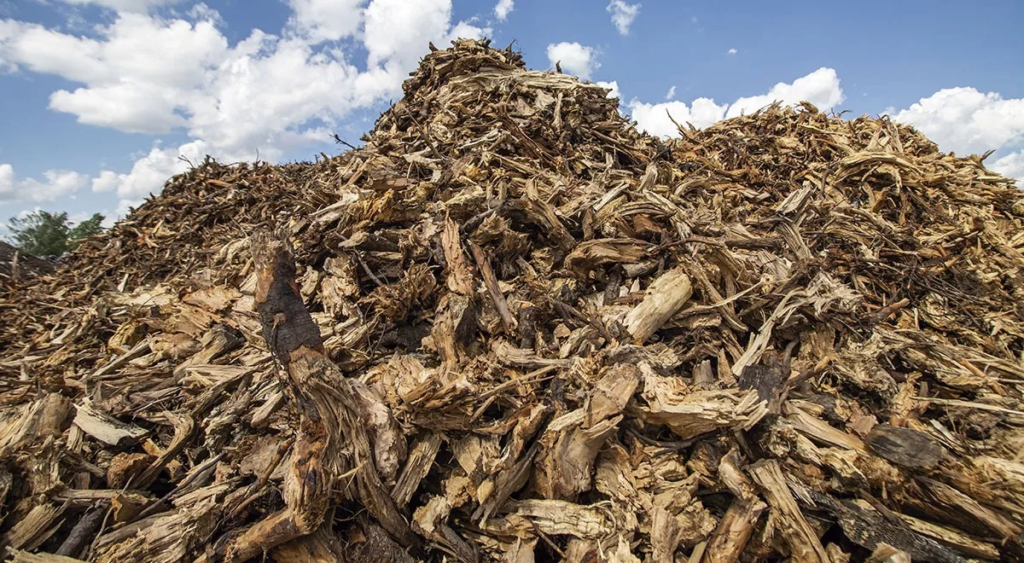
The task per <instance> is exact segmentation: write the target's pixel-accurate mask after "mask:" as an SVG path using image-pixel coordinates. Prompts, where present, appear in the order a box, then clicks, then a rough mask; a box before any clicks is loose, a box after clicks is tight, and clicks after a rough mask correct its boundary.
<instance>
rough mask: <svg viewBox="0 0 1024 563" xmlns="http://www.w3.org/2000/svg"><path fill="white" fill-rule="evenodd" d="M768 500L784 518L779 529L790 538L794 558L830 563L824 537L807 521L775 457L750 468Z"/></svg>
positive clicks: (785, 536) (748, 470) (784, 536)
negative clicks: (819, 537)
mask: <svg viewBox="0 0 1024 563" xmlns="http://www.w3.org/2000/svg"><path fill="white" fill-rule="evenodd" d="M747 472H748V473H750V476H751V477H752V478H753V479H754V481H755V482H757V484H758V486H760V488H761V492H762V493H764V495H765V497H766V498H767V499H768V506H769V507H770V508H771V509H772V511H773V512H774V513H775V517H777V518H779V519H780V522H779V524H778V529H779V530H780V531H781V533H782V537H783V538H784V539H785V540H786V543H787V544H788V545H789V548H790V550H791V551H792V553H793V557H794V559H796V560H798V561H815V562H819V563H829V562H830V559H829V557H828V553H826V551H825V547H824V546H823V545H821V540H819V539H818V536H817V535H816V534H815V533H814V530H812V529H811V526H810V525H809V524H808V523H807V520H806V519H805V518H804V515H803V513H802V512H800V507H799V506H798V505H797V503H796V500H795V499H794V498H793V494H792V493H791V492H790V490H789V487H788V486H787V485H786V478H785V477H783V475H782V469H781V468H780V467H779V463H778V462H777V461H775V460H773V459H771V460H768V459H766V460H762V461H759V462H757V463H755V464H753V465H751V466H750V467H748V468H747Z"/></svg>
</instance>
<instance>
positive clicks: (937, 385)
mask: <svg viewBox="0 0 1024 563" xmlns="http://www.w3.org/2000/svg"><path fill="white" fill-rule="evenodd" d="M404 89H405V97H404V98H403V99H402V100H401V101H399V102H398V103H396V104H395V105H394V106H393V107H392V108H391V109H389V110H388V111H387V112H385V113H384V114H383V115H382V116H381V117H380V119H379V120H378V121H377V124H376V126H375V128H374V130H373V131H372V132H371V133H369V134H368V136H367V137H366V145H365V146H364V147H363V148H359V149H355V150H352V151H349V152H346V153H344V154H342V155H339V156H337V157H334V158H325V159H323V160H319V161H317V162H316V163H303V164H288V165H281V166H271V165H267V164H249V165H237V166H224V165H221V164H218V163H216V162H213V161H207V162H205V163H202V164H201V165H199V166H197V167H196V168H194V169H193V170H191V171H189V172H188V173H186V174H183V175H180V176H176V177H174V178H172V179H171V180H170V181H169V182H168V184H167V187H166V188H165V190H164V192H163V193H162V194H161V195H160V196H157V197H154V198H152V199H151V200H149V201H147V202H146V203H144V204H143V205H142V206H141V207H140V208H139V209H137V210H135V211H134V212H133V213H132V214H131V215H130V216H129V217H128V218H127V219H126V220H124V221H122V222H120V223H119V224H118V225H116V226H115V227H114V228H113V229H112V230H111V231H109V232H107V233H104V234H102V235H100V236H98V237H96V238H94V239H92V240H90V241H88V242H86V243H85V244H83V245H82V246H81V247H80V248H79V249H78V250H77V251H76V252H75V253H73V254H72V256H71V257H70V260H69V261H68V262H67V263H66V264H64V265H62V266H61V268H60V269H59V270H58V271H57V272H56V273H54V274H52V275H49V276H42V277H39V278H37V279H36V280H35V281H34V282H33V284H32V285H19V284H17V283H16V282H11V284H10V287H8V288H7V291H8V293H7V294H5V297H4V298H3V299H4V301H3V304H2V305H3V307H2V308H0V317H2V320H3V325H2V326H3V328H2V330H0V343H2V346H3V349H4V352H3V354H2V357H0V373H2V378H0V393H2V395H0V405H2V406H0V502H2V504H3V508H4V510H3V511H2V513H3V514H4V517H3V520H2V523H0V544H2V545H3V547H4V548H9V549H10V550H11V551H10V552H11V553H14V554H15V557H17V558H21V559H20V560H22V561H30V560H32V559H30V558H29V557H30V555H29V554H30V553H34V552H43V553H60V554H62V555H67V556H72V557H79V558H84V559H88V560H94V561H157V560H160V561H177V560H182V561H185V560H189V561H191V560H196V559H201V560H207V561H218V560H232V559H234V560H244V559H247V558H257V559H258V558H260V557H262V556H263V554H264V553H266V555H267V556H268V557H269V558H270V559H272V560H278V561H287V560H297V559H299V560H301V559H305V560H315V561H377V560H384V559H386V560H428V561H440V560H442V559H445V558H447V560H459V561H477V560H479V561H523V562H526V561H533V560H542V561H543V560H561V559H566V560H571V561H619V562H632V561H642V560H647V561H670V560H673V558H675V557H686V558H689V559H690V560H693V561H737V560H740V559H743V560H752V559H770V558H784V557H791V558H793V559H794V560H800V561H815V560H817V561H845V560H847V559H848V558H852V559H853V560H863V559H866V558H868V557H869V556H871V554H872V553H875V555H876V556H877V557H879V558H885V557H892V556H896V557H898V556H900V554H899V553H898V552H903V553H905V554H907V555H909V556H910V557H912V558H913V559H914V560H932V561H960V560H964V559H966V558H974V559H988V560H998V559H1018V558H1021V557H1022V556H1024V552H1022V546H1021V532H1022V527H1024V464H1021V463H1020V462H1019V460H1018V458H1019V452H1020V450H1021V447H1024V431H1022V424H1024V405H1022V402H1024V401H1022V395H1021V388H1022V382H1024V308H1022V307H1024V305H1022V303H1024V281H1022V279H1024V277H1022V276H1021V270H1022V267H1024V255H1022V251H1024V234H1022V233H1024V228H1022V227H1024V196H1022V193H1021V192H1020V191H1018V190H1017V189H1016V188H1014V187H1013V185H1012V183H1011V181H1010V180H1008V179H1006V178H1002V177H1000V176H998V175H996V174H994V173H991V172H989V171H987V170H986V169H985V168H984V165H983V164H982V162H981V160H980V159H978V158H976V157H971V158H958V157H955V156H952V155H947V154H943V153H940V152H938V150H937V148H936V146H935V145H934V144H933V143H931V142H930V141H928V140H927V139H926V138H924V137H923V136H921V135H920V134H919V133H917V132H916V131H914V130H913V129H911V128H909V127H906V126H903V125H900V124H897V123H892V122H889V121H888V120H885V119H870V118H866V117H861V118H857V119H853V120H842V119H839V118H835V117H829V116H827V115H825V114H822V113H820V112H818V111H817V110H816V109H815V108H813V107H811V106H809V105H806V104H805V105H803V106H801V107H799V108H795V109H794V108H784V107H780V106H772V107H769V108H766V109H764V110H762V111H761V112H758V113H756V114H754V115H750V116H744V117H739V118H736V119H731V120H727V121H724V122H721V123H718V124H716V125H714V126H712V127H709V128H707V129H704V130H700V131H697V130H693V129H691V128H688V127H686V126H685V124H683V127H682V128H681V132H682V138H681V139H679V140H674V141H668V142H663V141H659V140H657V139H654V138H651V137H649V136H646V135H644V134H641V133H639V132H637V131H636V129H635V128H634V127H633V126H632V124H630V123H629V122H628V121H626V120H625V119H624V118H622V116H620V114H619V113H618V109H617V101H616V100H612V99H608V98H607V97H606V91H605V90H604V89H602V88H599V87H597V86H595V85H592V84H588V83H583V82H580V81H579V80H577V79H576V78H573V77H569V76H564V75H559V74H552V73H546V72H536V71H528V70H526V69H525V67H524V65H523V63H522V59H521V57H520V55H519V54H518V53H515V52H512V51H510V50H504V51H499V50H495V49H491V48H490V47H489V46H488V45H486V44H485V43H479V42H473V41H460V42H457V43H456V44H455V45H454V46H453V47H452V48H450V49H446V50H438V51H434V52H432V53H431V54H429V55H428V56H427V57H425V58H424V60H423V62H422V64H421V66H420V68H419V70H418V71H417V72H416V73H414V75H413V76H412V77H411V78H410V79H409V80H408V81H406V83H405V85H404ZM270 231H273V232H274V233H275V234H274V235H269V234H265V233H266V232H270ZM257 233H264V234H260V235H259V236H257ZM268 256H271V257H276V258H272V259H271V258H268ZM292 261H294V264H295V267H294V268H292V267H291V266H290V264H291V263H292ZM268 264H272V265H273V266H268ZM268 298H269V299H268ZM275 299H277V300H275ZM268 303H269V305H268ZM307 315H308V316H307ZM310 321H311V322H310ZM268 343H269V345H268ZM272 350H273V351H274V352H275V353H274V354H272V353H271V351H272Z"/></svg>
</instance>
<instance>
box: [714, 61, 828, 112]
mask: <svg viewBox="0 0 1024 563" xmlns="http://www.w3.org/2000/svg"><path fill="white" fill-rule="evenodd" d="M845 99H846V97H845V96H844V95H843V89H842V88H840V87H839V77H838V76H837V75H836V71H835V69H832V68H824V67H822V68H819V69H818V70H816V71H814V72H812V73H810V74H808V75H807V76H802V77H800V78H797V79H796V80H794V81H793V83H792V84H787V83H785V82H779V83H778V84H776V85H775V86H772V88H771V89H770V90H768V93H767V94H762V95H760V96H750V97H747V98H740V99H738V100H736V101H735V102H733V104H732V105H730V106H729V112H728V113H727V114H726V117H736V116H738V115H743V114H746V113H753V112H755V111H757V110H759V109H761V108H763V107H765V106H767V105H771V104H772V103H774V102H782V103H783V104H787V105H794V104H798V103H800V102H803V101H807V102H811V103H812V104H814V105H815V106H817V107H818V109H820V110H822V111H826V110H829V109H831V108H833V107H835V106H836V105H838V104H841V103H842V102H843V100H845Z"/></svg>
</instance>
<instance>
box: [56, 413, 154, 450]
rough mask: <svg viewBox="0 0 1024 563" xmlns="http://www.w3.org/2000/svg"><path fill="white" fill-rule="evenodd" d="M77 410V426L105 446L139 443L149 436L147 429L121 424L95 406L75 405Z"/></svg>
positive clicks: (75, 421)
mask: <svg viewBox="0 0 1024 563" xmlns="http://www.w3.org/2000/svg"><path fill="white" fill-rule="evenodd" d="M75 408H76V409H77V412H76V414H75V420H74V423H75V426H77V427H79V428H81V429H82V431H83V432H85V433H86V434H88V435H90V436H92V437H93V438H96V439H97V440H99V441H101V442H103V443H104V444H110V445H111V446H120V445H123V444H129V443H133V442H137V441H139V440H141V439H142V438H143V437H144V436H146V435H147V434H149V431H148V430H146V429H145V428H141V427H138V426H135V425H134V424H127V423H125V422H121V421H120V420H117V419H116V418H114V417H112V416H110V415H109V414H107V413H105V412H103V411H101V410H99V409H97V408H96V407H95V406H93V405H89V404H84V405H75Z"/></svg>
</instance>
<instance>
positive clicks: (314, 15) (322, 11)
mask: <svg viewBox="0 0 1024 563" xmlns="http://www.w3.org/2000/svg"><path fill="white" fill-rule="evenodd" d="M365 4H366V1H365V0H289V1H288V5H289V6H291V9H292V11H293V12H294V13H293V15H292V17H291V19H290V20H289V22H288V24H289V26H290V27H291V28H292V29H294V30H295V31H297V32H298V33H299V34H301V35H303V36H304V37H306V38H308V39H309V40H310V41H312V42H314V43H319V42H321V41H337V40H339V39H342V38H345V37H349V36H352V35H355V33H356V32H357V31H359V25H360V23H362V11H363V7H364V5H365Z"/></svg>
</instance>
